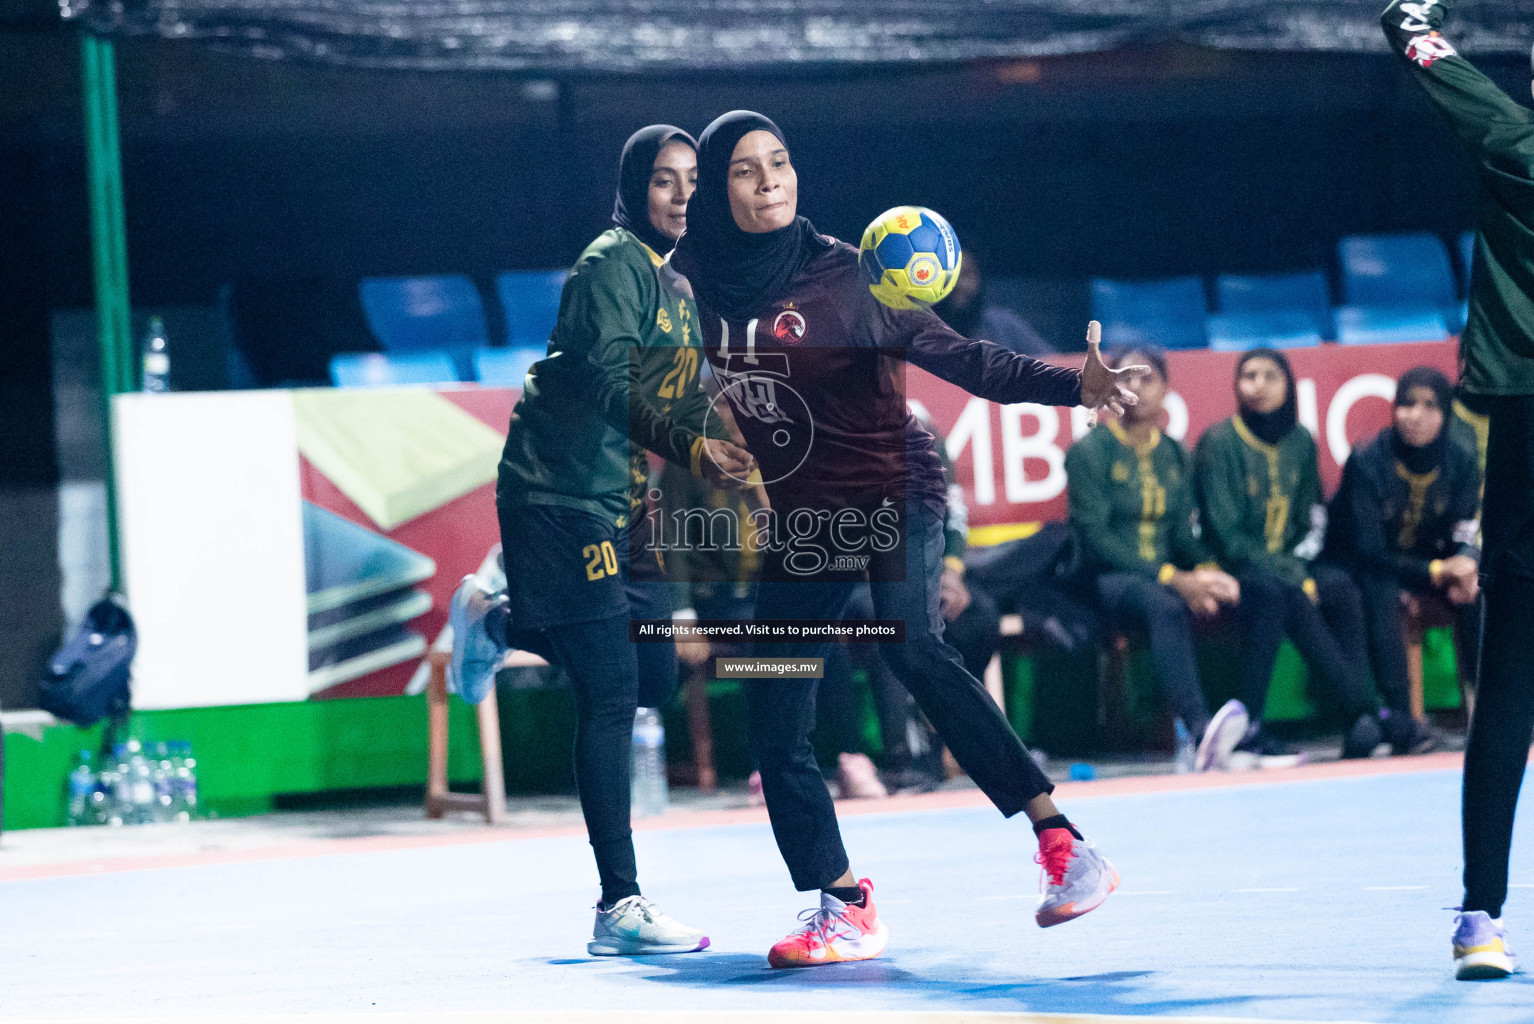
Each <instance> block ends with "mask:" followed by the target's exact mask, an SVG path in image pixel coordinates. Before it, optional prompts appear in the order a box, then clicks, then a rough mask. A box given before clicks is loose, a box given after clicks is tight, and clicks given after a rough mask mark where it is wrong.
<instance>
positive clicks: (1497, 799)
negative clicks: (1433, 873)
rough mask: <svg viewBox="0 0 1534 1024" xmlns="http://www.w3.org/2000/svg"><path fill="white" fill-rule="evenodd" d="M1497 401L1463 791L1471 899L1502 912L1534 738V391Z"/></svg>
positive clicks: (1468, 904) (1469, 904) (1472, 906)
mask: <svg viewBox="0 0 1534 1024" xmlns="http://www.w3.org/2000/svg"><path fill="white" fill-rule="evenodd" d="M1489 405H1490V407H1491V408H1490V412H1491V440H1490V444H1489V445H1488V447H1487V452H1486V497H1485V501H1484V507H1483V511H1482V515H1481V522H1482V524H1483V526H1484V528H1485V537H1486V551H1485V557H1484V558H1483V559H1482V561H1481V572H1482V576H1481V579H1482V584H1483V588H1484V591H1483V592H1484V594H1485V601H1486V606H1485V624H1484V626H1483V628H1482V631H1481V661H1480V682H1479V683H1478V684H1477V687H1476V698H1475V715H1474V717H1473V718H1472V720H1471V722H1470V740H1469V743H1468V744H1467V745H1466V747H1465V783H1464V794H1463V798H1462V799H1463V804H1462V807H1463V811H1462V814H1463V827H1464V837H1465V902H1464V909H1466V910H1484V911H1485V912H1486V913H1488V914H1490V915H1491V916H1492V917H1500V916H1502V903H1503V901H1504V900H1505V899H1507V861H1508V855H1509V852H1510V851H1511V849H1512V845H1513V813H1514V811H1515V810H1516V809H1517V807H1518V790H1519V789H1520V788H1521V787H1522V786H1523V775H1524V768H1525V766H1526V765H1527V764H1528V760H1529V741H1530V739H1531V738H1534V646H1531V645H1530V643H1529V638H1530V637H1534V397H1527V396H1520V397H1516V398H1497V399H1494V400H1492V401H1491V402H1490V403H1489Z"/></svg>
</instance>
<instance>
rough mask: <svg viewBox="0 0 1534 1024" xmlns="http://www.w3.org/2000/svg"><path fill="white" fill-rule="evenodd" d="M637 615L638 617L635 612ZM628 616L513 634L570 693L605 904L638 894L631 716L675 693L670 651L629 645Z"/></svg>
mask: <svg viewBox="0 0 1534 1024" xmlns="http://www.w3.org/2000/svg"><path fill="white" fill-rule="evenodd" d="M636 615H637V613H636ZM628 625H629V616H628V615H618V616H612V617H610V618H606V619H598V620H596V621H594V622H572V623H568V624H565V625H559V626H550V627H549V628H548V629H546V630H544V631H543V632H541V633H537V634H531V635H529V634H526V633H523V634H518V635H517V637H516V642H517V644H518V645H519V646H521V647H523V648H525V649H527V650H531V651H532V652H533V653H535V654H538V655H540V656H542V657H543V658H545V659H546V660H548V661H550V662H552V663H554V664H556V665H558V666H559V667H560V668H561V669H563V670H564V672H565V674H566V675H567V676H569V677H570V686H571V689H573V690H574V692H575V752H574V757H575V788H576V792H577V794H578V795H579V796H580V801H581V814H582V815H583V816H584V817H585V819H586V835H587V837H588V838H589V839H590V840H591V849H592V852H593V853H594V854H595V855H596V862H597V876H598V878H600V879H601V882H602V902H603V903H604V904H605V905H607V906H609V907H610V906H612V905H613V904H614V903H616V902H618V901H619V900H621V899H624V898H625V897H628V896H637V895H639V869H638V866H637V865H636V863H635V860H634V840H633V833H632V831H631V829H630V827H629V794H630V782H631V780H630V772H631V770H632V765H633V763H632V761H631V760H630V758H631V756H632V750H633V729H634V712H635V710H637V709H638V708H640V707H660V706H661V705H663V704H665V703H666V702H667V701H668V700H670V699H671V696H672V694H674V693H675V692H676V687H677V670H676V647H675V645H673V644H669V643H664V644H635V643H631V642H630V641H629V636H628Z"/></svg>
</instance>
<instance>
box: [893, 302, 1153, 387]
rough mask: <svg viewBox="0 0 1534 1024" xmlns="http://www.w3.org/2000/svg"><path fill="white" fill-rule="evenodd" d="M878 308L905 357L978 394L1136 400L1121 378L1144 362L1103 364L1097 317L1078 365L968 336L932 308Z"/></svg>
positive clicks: (1133, 371)
mask: <svg viewBox="0 0 1534 1024" xmlns="http://www.w3.org/2000/svg"><path fill="white" fill-rule="evenodd" d="M879 309H880V311H881V314H880V315H881V316H882V317H884V318H885V324H884V325H883V326H884V329H883V330H882V331H881V332H880V334H881V336H882V338H884V339H887V340H888V341H889V342H891V343H893V344H899V345H904V346H905V348H906V358H908V359H909V360H910V361H911V362H912V363H914V364H915V365H917V366H919V367H921V368H922V369H923V370H926V371H927V372H928V373H932V374H935V375H936V376H938V377H941V378H943V379H944V380H946V381H948V382H949V383H950V384H957V385H958V386H959V387H961V388H963V389H964V390H965V391H968V392H969V393H970V394H972V395H977V396H979V397H980V398H984V399H987V400H989V401H992V402H996V403H999V404H1001V405H1012V404H1014V403H1017V402H1032V403H1034V404H1036V405H1063V406H1074V405H1085V406H1086V407H1087V408H1089V409H1097V408H1108V409H1112V410H1114V411H1115V412H1122V411H1123V407H1124V406H1126V405H1133V404H1134V403H1135V396H1134V394H1133V393H1132V392H1131V391H1130V390H1129V389H1128V388H1127V387H1124V386H1123V384H1124V382H1126V381H1127V380H1128V379H1129V377H1130V376H1131V375H1132V374H1134V373H1138V372H1141V371H1142V370H1143V368H1142V367H1129V368H1126V369H1123V370H1110V369H1108V368H1107V367H1106V366H1104V365H1103V361H1102V356H1101V354H1100V353H1099V351H1098V339H1099V337H1100V336H1101V327H1100V326H1099V325H1098V323H1097V321H1096V320H1093V321H1092V322H1091V323H1090V324H1089V325H1088V326H1087V358H1086V362H1085V364H1084V365H1083V366H1082V368H1081V369H1080V370H1071V369H1067V368H1066V367H1063V366H1053V365H1051V364H1049V363H1044V362H1040V361H1039V360H1037V359H1033V358H1031V357H1030V356H1024V355H1019V354H1018V353H1016V352H1011V351H1008V350H1007V349H1004V348H1002V347H1001V346H1000V345H993V344H992V343H991V342H989V341H975V340H972V339H970V338H966V337H964V335H962V334H960V333H958V332H957V331H955V330H954V329H953V328H951V327H949V326H948V325H947V324H945V323H943V321H942V320H941V319H939V318H938V316H937V314H936V313H933V312H932V311H931V310H928V309H917V310H902V311H896V310H891V309H889V308H888V307H887V306H883V305H882V304H881V305H880V306H879Z"/></svg>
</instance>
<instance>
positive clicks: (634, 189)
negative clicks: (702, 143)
mask: <svg viewBox="0 0 1534 1024" xmlns="http://www.w3.org/2000/svg"><path fill="white" fill-rule="evenodd" d="M668 142H685V143H687V145H689V146H691V147H692V149H693V150H694V151H696V150H697V148H698V144H697V142H695V141H694V140H693V137H692V136H691V135H688V134H687V133H686V132H684V131H682V129H680V128H677V127H676V126H674V125H669V124H652V125H650V126H649V127H648V128H641V129H639V130H638V131H637V132H635V133H634V134H633V135H630V136H629V140H628V141H627V142H625V143H624V144H623V155H622V156H620V157H619V158H618V200H617V202H615V203H613V223H614V224H616V225H618V226H619V227H620V228H624V229H626V230H627V231H629V232H631V233H632V234H634V235H635V236H637V237H638V238H639V240H640V241H641V242H643V243H644V244H645V245H648V246H649V247H650V248H652V249H654V250H655V251H656V252H657V253H659V254H660V255H662V256H664V255H666V253H668V252H670V251H671V246H672V244H673V243H672V241H671V239H669V238H667V237H666V236H665V235H663V234H661V233H660V232H659V231H657V230H656V228H655V225H654V224H651V223H650V177H651V176H652V175H653V174H654V173H655V158H656V157H658V156H660V151H661V150H662V149H665V148H666V143H668Z"/></svg>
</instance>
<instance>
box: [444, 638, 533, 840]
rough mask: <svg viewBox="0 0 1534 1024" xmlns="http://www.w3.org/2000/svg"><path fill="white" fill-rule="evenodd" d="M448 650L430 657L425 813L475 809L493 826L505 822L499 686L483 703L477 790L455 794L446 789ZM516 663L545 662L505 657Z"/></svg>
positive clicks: (522, 655)
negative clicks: (480, 768)
mask: <svg viewBox="0 0 1534 1024" xmlns="http://www.w3.org/2000/svg"><path fill="white" fill-rule="evenodd" d="M452 656H453V655H452V652H451V651H450V650H446V651H439V650H432V651H430V652H429V653H428V654H427V655H426V661H427V664H429V665H430V666H431V674H430V675H429V676H428V677H427V681H426V719H427V728H428V729H429V735H428V740H427V755H426V816H427V817H428V818H440V817H442V816H443V815H444V814H446V813H447V812H448V811H477V812H479V813H481V814H483V815H484V816H485V821H486V822H487V823H489V824H491V825H500V824H502V823H503V822H504V821H505V820H506V778H505V776H504V775H503V774H502V772H501V719H500V710H499V708H498V707H497V706H496V702H495V690H493V689H492V690H491V691H490V694H489V696H487V697H486V698H485V699H484V700H483V701H481V702H480V704H479V707H478V708H476V709H475V710H476V712H477V714H478V716H479V759H480V762H481V765H482V767H483V770H484V775H483V784H482V785H481V786H480V791H479V792H478V793H452V792H449V791H448V788H447V717H448V716H447V663H448V660H449V659H450V658H452ZM529 658H530V659H532V660H531V661H527V660H518V661H517V664H519V665H521V664H537V665H542V664H544V661H543V659H542V658H539V657H537V656H536V655H531V654H527V653H526V652H525V651H514V652H512V654H511V655H509V656H508V657H507V663H510V662H511V661H512V660H513V659H529Z"/></svg>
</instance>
